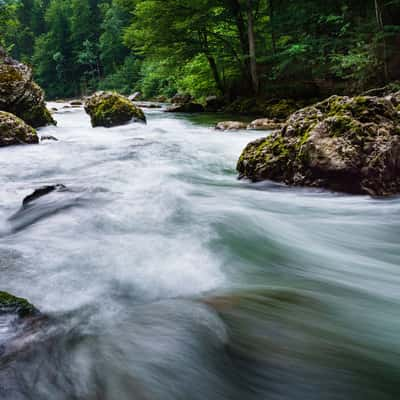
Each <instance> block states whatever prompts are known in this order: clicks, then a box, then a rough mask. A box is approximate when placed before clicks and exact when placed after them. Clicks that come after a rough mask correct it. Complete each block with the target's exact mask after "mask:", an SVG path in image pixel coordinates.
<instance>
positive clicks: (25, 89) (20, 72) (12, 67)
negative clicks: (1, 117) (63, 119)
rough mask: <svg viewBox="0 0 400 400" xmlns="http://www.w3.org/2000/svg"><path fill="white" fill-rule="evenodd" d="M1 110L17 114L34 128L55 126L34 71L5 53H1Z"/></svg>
mask: <svg viewBox="0 0 400 400" xmlns="http://www.w3.org/2000/svg"><path fill="white" fill-rule="evenodd" d="M0 110H3V111H7V112H10V113H12V114H15V115H16V116H18V117H20V118H21V119H23V120H24V121H25V122H26V123H27V124H29V125H31V126H32V127H34V128H37V127H40V126H45V125H49V124H55V121H54V119H53V117H52V116H51V114H50V112H49V110H47V108H46V105H45V102H44V92H43V90H42V89H41V88H40V87H39V86H38V85H37V84H36V83H35V82H34V81H33V78H32V70H31V69H30V68H29V67H28V66H27V65H25V64H22V63H19V62H18V61H15V60H13V59H12V58H10V57H7V56H4V51H2V52H0Z"/></svg>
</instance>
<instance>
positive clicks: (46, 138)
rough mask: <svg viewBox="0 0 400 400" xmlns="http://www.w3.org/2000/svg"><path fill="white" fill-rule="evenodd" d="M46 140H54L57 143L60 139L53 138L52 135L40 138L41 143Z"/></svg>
mask: <svg viewBox="0 0 400 400" xmlns="http://www.w3.org/2000/svg"><path fill="white" fill-rule="evenodd" d="M45 140H53V141H55V142H58V139H57V138H56V137H55V136H51V135H49V136H41V137H40V141H41V142H43V141H45Z"/></svg>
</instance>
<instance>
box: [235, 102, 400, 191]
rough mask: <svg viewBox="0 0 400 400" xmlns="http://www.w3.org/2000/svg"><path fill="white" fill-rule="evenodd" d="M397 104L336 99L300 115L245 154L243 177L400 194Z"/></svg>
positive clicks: (247, 150)
mask: <svg viewBox="0 0 400 400" xmlns="http://www.w3.org/2000/svg"><path fill="white" fill-rule="evenodd" d="M395 99H396V95H393V96H389V97H369V96H359V97H353V98H352V97H340V96H332V97H330V98H329V99H327V100H324V101H322V102H320V103H317V104H314V105H313V106H310V107H306V108H304V109H301V110H299V111H297V112H295V113H294V114H292V115H291V116H290V117H289V119H288V120H287V122H286V123H285V125H284V126H283V128H282V129H281V130H280V131H277V132H274V133H272V134H271V135H270V136H268V137H266V138H262V139H258V140H256V141H254V142H252V143H250V144H249V145H248V146H247V147H246V148H245V149H244V151H243V153H242V155H241V156H240V159H239V162H238V165H237V169H238V171H239V174H240V177H246V178H249V179H251V180H252V181H261V180H265V179H269V180H272V181H277V182H284V183H286V184H289V185H296V186H312V187H321V188H327V189H331V190H335V191H340V192H347V193H353V194H370V195H373V196H386V195H393V194H398V193H400V116H399V111H398V109H397V108H396V107H398V105H397V101H396V100H395Z"/></svg>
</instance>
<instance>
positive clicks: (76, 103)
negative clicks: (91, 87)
mask: <svg viewBox="0 0 400 400" xmlns="http://www.w3.org/2000/svg"><path fill="white" fill-rule="evenodd" d="M69 104H70V105H71V106H82V105H83V103H82V102H81V101H80V100H73V101H71V102H70V103H69Z"/></svg>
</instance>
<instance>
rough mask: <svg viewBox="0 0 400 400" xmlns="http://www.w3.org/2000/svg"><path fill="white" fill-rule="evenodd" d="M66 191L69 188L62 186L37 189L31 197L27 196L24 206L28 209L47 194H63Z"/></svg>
mask: <svg viewBox="0 0 400 400" xmlns="http://www.w3.org/2000/svg"><path fill="white" fill-rule="evenodd" d="M66 190H67V187H66V186H64V185H62V184H58V185H48V186H43V187H41V188H39V189H36V190H35V191H34V192H33V193H32V194H30V195H29V196H26V197H25V198H24V200H23V202H22V206H23V207H26V206H28V205H29V204H30V203H32V202H33V201H35V200H37V199H38V198H40V197H43V196H46V195H47V194H49V193H51V192H63V191H66Z"/></svg>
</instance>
